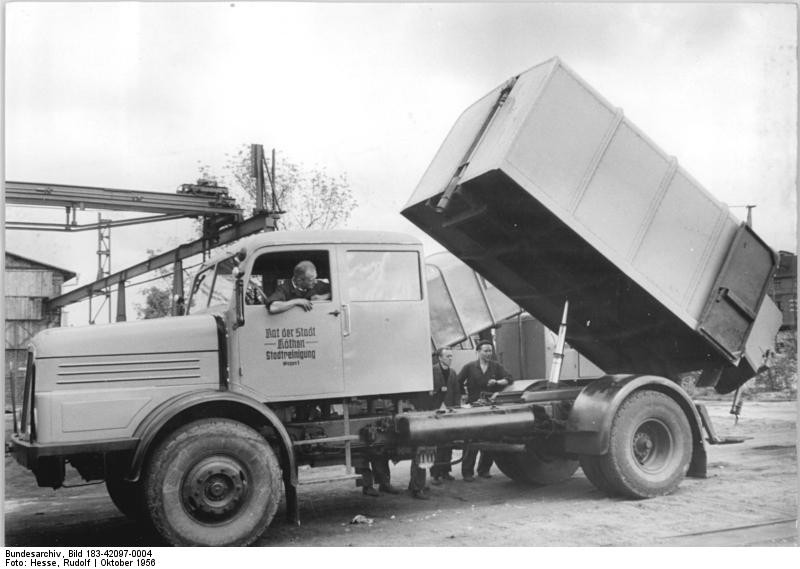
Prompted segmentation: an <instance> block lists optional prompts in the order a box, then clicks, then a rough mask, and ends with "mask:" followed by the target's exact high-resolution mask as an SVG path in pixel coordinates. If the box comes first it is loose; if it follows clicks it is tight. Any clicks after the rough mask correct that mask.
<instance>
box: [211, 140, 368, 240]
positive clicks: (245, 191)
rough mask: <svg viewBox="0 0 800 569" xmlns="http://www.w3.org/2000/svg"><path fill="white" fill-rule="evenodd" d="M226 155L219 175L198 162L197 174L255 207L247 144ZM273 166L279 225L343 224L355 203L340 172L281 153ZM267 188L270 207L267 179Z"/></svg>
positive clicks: (324, 226)
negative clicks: (309, 165)
mask: <svg viewBox="0 0 800 569" xmlns="http://www.w3.org/2000/svg"><path fill="white" fill-rule="evenodd" d="M226 156H227V161H226V163H225V166H224V167H223V170H224V174H223V175H222V176H214V175H213V174H212V172H211V168H210V167H209V166H208V165H202V164H201V166H200V175H201V177H204V178H207V179H212V180H215V181H217V183H221V184H223V185H225V186H227V187H228V188H229V189H230V191H231V195H232V196H233V197H234V198H236V200H237V201H238V202H239V203H240V204H241V205H242V206H243V207H244V208H245V209H247V208H253V207H255V203H256V180H255V179H254V178H253V177H252V176H251V175H250V174H251V169H252V168H251V163H250V145H243V146H241V147H240V148H239V149H238V150H237V151H236V152H234V153H233V154H227V155H226ZM275 170H276V175H275V177H276V184H275V196H276V201H277V204H276V205H277V207H278V208H279V209H280V210H282V211H284V212H285V213H284V214H283V215H282V216H281V219H280V221H279V225H278V227H279V229H334V228H336V227H340V226H342V225H343V224H345V223H346V222H347V220H348V219H349V218H350V214H351V213H352V211H353V210H354V209H355V208H356V207H357V205H358V204H357V202H356V200H355V198H354V197H353V193H352V191H351V190H350V184H349V183H348V181H347V177H346V176H345V175H344V174H340V175H338V176H334V175H331V174H329V173H328V172H327V170H325V169H324V168H319V167H316V166H314V167H306V166H304V165H302V164H300V163H296V162H293V161H291V160H289V159H288V158H286V157H284V156H281V155H278V157H277V159H276V165H275ZM267 188H268V196H267V200H268V203H266V204H265V206H266V207H268V208H271V207H272V204H271V203H269V200H270V196H269V182H267Z"/></svg>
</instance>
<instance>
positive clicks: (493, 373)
mask: <svg viewBox="0 0 800 569" xmlns="http://www.w3.org/2000/svg"><path fill="white" fill-rule="evenodd" d="M476 350H477V352H478V359H477V360H475V361H474V362H470V363H468V364H467V365H465V366H464V367H463V368H462V369H461V372H460V373H459V374H458V383H459V385H461V387H462V388H465V389H466V391H467V403H474V402H475V401H477V400H478V399H479V398H480V396H481V392H483V391H500V390H501V389H503V388H504V387H506V386H508V385H511V383H512V382H513V381H514V380H513V379H511V374H510V373H508V372H507V371H506V369H505V368H504V367H503V366H502V365H500V364H499V363H497V362H496V361H494V358H493V357H492V356H493V355H494V347H493V346H492V343H491V342H489V341H488V340H482V341H480V342H478V347H477V348H476ZM477 456H478V451H477V450H468V451H465V452H464V459H463V460H462V462H461V476H462V477H463V478H464V482H474V481H475V477H474V476H473V472H474V468H475V458H476V457H477ZM493 462H494V461H493V460H492V457H491V456H490V455H489V454H487V453H486V452H485V451H481V458H480V461H479V462H478V476H480V477H481V478H491V477H492V475H491V474H489V470H490V469H491V468H492V463H493Z"/></svg>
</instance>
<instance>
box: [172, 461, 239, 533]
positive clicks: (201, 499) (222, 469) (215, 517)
mask: <svg viewBox="0 0 800 569" xmlns="http://www.w3.org/2000/svg"><path fill="white" fill-rule="evenodd" d="M247 491H248V485H247V477H246V476H245V473H244V469H243V468H242V467H241V465H240V464H239V463H238V462H237V461H236V460H234V459H232V458H230V457H221V456H214V457H208V458H205V459H203V460H201V461H200V462H198V463H197V464H195V465H194V467H193V468H192V469H191V470H190V471H189V473H188V474H187V476H186V477H185V479H184V482H183V485H182V487H181V501H182V504H183V507H184V509H185V510H186V511H187V512H188V513H189V514H190V515H191V516H192V517H194V518H196V519H197V520H199V521H204V522H212V523H213V522H221V521H225V520H228V519H230V518H231V517H233V516H235V515H236V513H237V512H238V511H239V509H240V508H241V506H242V504H244V502H245V501H246V500H245V499H246V496H247Z"/></svg>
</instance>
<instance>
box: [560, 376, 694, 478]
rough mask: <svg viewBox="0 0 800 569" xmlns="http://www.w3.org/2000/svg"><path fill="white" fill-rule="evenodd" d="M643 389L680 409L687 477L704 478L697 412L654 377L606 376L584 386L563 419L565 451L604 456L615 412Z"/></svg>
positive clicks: (671, 385) (681, 393)
mask: <svg viewBox="0 0 800 569" xmlns="http://www.w3.org/2000/svg"><path fill="white" fill-rule="evenodd" d="M643 389H652V390H654V391H660V392H661V393H664V394H665V395H668V396H669V397H671V398H672V399H674V400H675V402H676V403H678V405H680V407H681V409H682V410H683V412H684V413H685V415H686V419H687V420H688V421H689V426H690V427H691V430H692V443H693V452H692V463H691V465H690V467H689V475H690V476H699V477H705V474H706V450H705V444H704V442H703V433H702V423H701V420H700V415H699V414H698V412H697V408H696V407H695V405H694V403H693V402H692V400H691V399H690V398H689V396H688V395H687V394H686V392H685V391H684V390H683V389H681V388H680V387H679V386H678V385H677V384H675V383H674V382H673V381H670V380H668V379H666V378H663V377H659V376H656V375H606V376H604V377H601V378H599V379H597V380H595V381H592V382H591V383H590V384H589V385H587V386H586V387H585V388H584V389H583V390H582V391H581V392H580V394H579V395H578V397H577V399H575V402H574V404H573V406H572V409H571V411H570V414H569V417H568V418H567V425H566V431H565V440H564V444H565V450H566V451H567V452H568V453H571V454H578V455H581V454H586V455H602V454H606V453H607V452H608V448H609V440H610V436H611V424H612V422H613V421H614V416H615V415H616V413H617V410H618V409H619V407H620V405H622V402H623V401H625V399H627V397H628V396H629V395H630V394H631V393H633V392H634V391H639V390H643Z"/></svg>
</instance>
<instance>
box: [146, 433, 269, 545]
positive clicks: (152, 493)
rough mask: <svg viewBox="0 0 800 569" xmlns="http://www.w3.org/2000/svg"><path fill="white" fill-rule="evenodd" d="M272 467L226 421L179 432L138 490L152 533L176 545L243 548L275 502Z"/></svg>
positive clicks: (251, 437) (264, 452) (256, 443)
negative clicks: (145, 506)
mask: <svg viewBox="0 0 800 569" xmlns="http://www.w3.org/2000/svg"><path fill="white" fill-rule="evenodd" d="M280 484H281V475H280V466H279V465H278V460H277V459H276V458H275V453H274V452H273V450H272V448H271V447H270V445H269V443H267V441H266V440H264V438H263V437H262V436H260V435H259V434H258V433H257V432H256V431H254V430H253V429H251V428H250V427H248V426H247V425H244V424H242V423H239V422H237V421H232V420H228V419H205V420H200V421H196V422H194V423H190V424H188V425H185V426H184V427H182V428H180V429H178V430H177V431H176V432H175V433H173V434H172V435H170V436H169V437H168V438H167V439H166V440H165V441H163V442H162V443H161V444H160V445H159V447H158V448H157V449H156V451H155V453H154V454H153V457H152V460H151V462H150V467H149V468H148V471H147V474H146V477H145V481H144V491H145V499H146V502H147V509H148V513H149V515H150V518H151V520H152V523H153V526H154V528H155V529H156V531H157V532H158V533H159V534H160V535H161V536H162V537H163V538H164V539H165V540H166V541H167V542H168V543H170V544H172V545H178V546H195V545H207V546H227V545H247V544H249V543H251V542H253V541H255V540H256V539H257V538H258V537H259V536H260V535H261V534H262V533H263V532H264V530H266V528H267V526H268V525H269V523H270V522H271V521H272V518H273V516H274V515H275V512H276V510H277V508H278V502H279V500H280V495H281V487H280Z"/></svg>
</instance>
